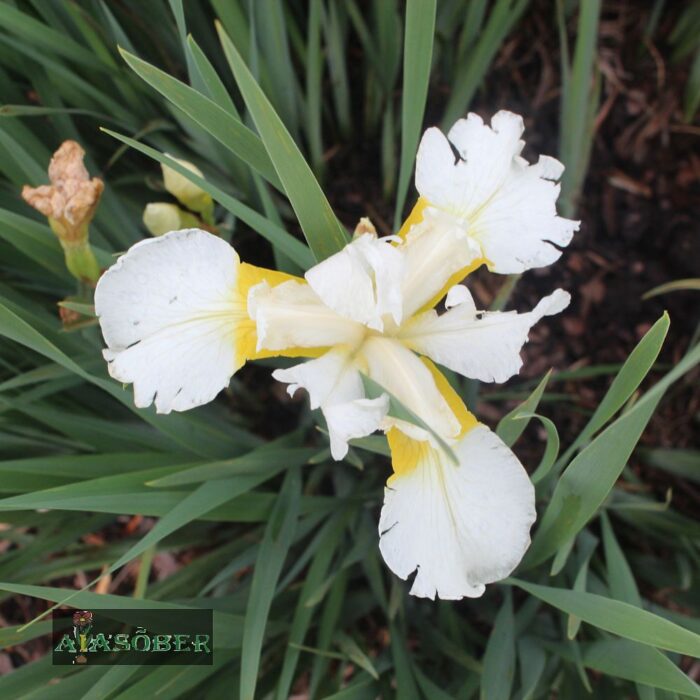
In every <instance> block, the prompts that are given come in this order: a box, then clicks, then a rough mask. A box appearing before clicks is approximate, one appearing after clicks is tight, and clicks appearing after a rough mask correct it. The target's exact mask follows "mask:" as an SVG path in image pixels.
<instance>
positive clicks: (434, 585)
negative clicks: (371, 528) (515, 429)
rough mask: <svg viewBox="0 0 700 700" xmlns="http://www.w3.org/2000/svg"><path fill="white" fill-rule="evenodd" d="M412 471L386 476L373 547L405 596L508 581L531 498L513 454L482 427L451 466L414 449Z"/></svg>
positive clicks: (474, 589)
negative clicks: (407, 591) (406, 585)
mask: <svg viewBox="0 0 700 700" xmlns="http://www.w3.org/2000/svg"><path fill="white" fill-rule="evenodd" d="M421 445H422V447H421V451H420V456H419V458H418V459H417V462H416V465H415V467H414V468H413V469H411V470H409V471H406V472H404V473H400V474H395V475H393V476H392V477H391V478H390V479H389V481H388V483H387V487H386V489H385V493H384V506H383V508H382V513H381V517H380V520H379V536H380V539H379V548H380V550H381V553H382V556H383V557H384V561H385V562H386V564H387V565H388V566H389V568H390V569H391V570H392V571H393V572H394V573H395V574H396V575H397V576H399V577H400V578H403V579H406V578H408V577H409V576H410V575H411V574H413V573H414V572H415V579H414V580H413V586H412V588H411V593H412V594H413V595H415V596H419V597H422V598H431V599H434V598H435V596H436V595H437V597H438V598H443V599H447V600H458V599H460V598H463V597H469V598H474V597H478V596H480V595H482V594H483V592H484V588H485V586H486V584H488V583H492V582H494V581H498V580H500V579H503V578H505V577H506V576H508V575H509V574H510V573H511V572H512V571H513V570H514V569H515V567H516V566H517V565H518V563H519V562H520V560H521V559H522V557H523V555H524V553H525V551H526V550H527V548H528V546H529V544H530V528H531V527H532V524H533V523H534V521H535V517H536V512H535V492H534V489H533V486H532V483H531V482H530V479H529V478H528V475H527V473H526V472H525V470H524V469H523V467H522V465H521V464H520V462H519V461H518V459H517V457H516V456H515V455H514V454H513V452H512V451H511V450H510V449H509V448H508V447H507V446H506V445H505V444H504V443H503V442H502V441H501V440H500V438H499V437H498V436H497V435H496V434H495V433H493V432H491V431H490V430H489V429H488V428H487V427H486V426H483V425H478V426H477V427H475V428H474V429H472V430H470V431H469V432H468V433H467V434H466V435H465V436H464V437H463V438H462V439H461V440H460V441H459V442H458V443H457V444H456V445H454V446H453V449H454V451H455V453H456V455H457V457H458V460H459V464H458V465H454V464H452V462H450V461H449V460H448V459H447V457H446V456H445V455H444V454H443V453H441V452H440V451H439V450H437V449H435V448H433V447H431V446H430V445H429V444H428V443H421Z"/></svg>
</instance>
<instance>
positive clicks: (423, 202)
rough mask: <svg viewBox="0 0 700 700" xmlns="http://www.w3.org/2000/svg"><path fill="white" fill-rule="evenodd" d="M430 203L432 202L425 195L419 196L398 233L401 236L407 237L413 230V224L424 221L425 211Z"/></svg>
mask: <svg viewBox="0 0 700 700" xmlns="http://www.w3.org/2000/svg"><path fill="white" fill-rule="evenodd" d="M429 205H430V202H428V200H427V199H426V198H425V197H418V201H417V202H416V203H415V204H414V205H413V209H411V213H410V214H409V215H408V218H407V219H406V221H404V222H403V224H402V225H401V228H400V229H399V232H398V234H397V235H398V236H399V237H401V238H406V236H407V234H408V232H409V231H410V230H411V226H415V225H416V224H419V223H420V222H421V221H423V212H424V211H425V208H426V207H427V206H429Z"/></svg>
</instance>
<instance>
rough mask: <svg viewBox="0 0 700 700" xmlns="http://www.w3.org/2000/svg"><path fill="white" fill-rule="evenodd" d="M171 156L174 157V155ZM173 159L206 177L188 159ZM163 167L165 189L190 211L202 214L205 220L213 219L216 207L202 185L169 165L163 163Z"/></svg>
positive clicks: (196, 173)
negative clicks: (198, 184)
mask: <svg viewBox="0 0 700 700" xmlns="http://www.w3.org/2000/svg"><path fill="white" fill-rule="evenodd" d="M170 157H171V158H172V156H170ZM173 160H175V161H176V162H177V163H179V164H180V165H182V166H183V167H184V168H187V169H188V170H190V171H191V172H193V173H194V174H195V175H199V177H202V178H203V177H204V175H203V174H202V171H201V170H200V169H199V168H198V167H197V166H196V165H193V164H192V163H188V162H187V161H186V160H180V159H179V158H173ZM161 168H162V170H163V183H164V184H165V189H166V190H167V191H168V192H170V194H171V195H173V197H175V198H176V199H177V200H178V201H179V202H180V203H181V204H183V205H184V206H186V207H187V208H188V209H189V210H190V211H194V212H197V213H198V214H201V215H202V216H203V217H204V218H205V220H209V219H211V216H212V213H213V209H214V202H213V200H212V198H211V197H210V196H209V195H208V194H207V193H206V192H205V191H204V190H203V189H201V187H197V185H195V184H194V183H192V182H190V181H189V180H188V179H187V178H186V177H185V176H184V175H180V173H178V172H176V171H175V170H173V169H172V168H169V167H168V166H167V165H162V166H161ZM209 223H210V221H209Z"/></svg>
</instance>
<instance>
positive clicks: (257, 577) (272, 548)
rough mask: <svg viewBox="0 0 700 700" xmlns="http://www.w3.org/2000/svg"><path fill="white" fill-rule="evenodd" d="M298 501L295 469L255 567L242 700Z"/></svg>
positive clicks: (253, 676)
mask: <svg viewBox="0 0 700 700" xmlns="http://www.w3.org/2000/svg"><path fill="white" fill-rule="evenodd" d="M300 497H301V477H300V474H299V468H298V467H295V468H293V469H292V470H291V471H289V472H288V473H287V476H286V477H285V480H284V484H283V485H282V489H281V491H280V495H279V498H278V499H277V501H276V503H275V507H274V509H273V511H272V514H271V516H270V519H269V521H268V523H267V527H266V528H265V536H264V537H263V541H262V544H261V545H260V551H259V553H258V558H257V560H256V563H255V571H254V573H253V581H252V583H251V588H250V597H249V599H248V605H247V609H246V617H245V623H244V625H243V650H242V653H241V683H240V693H241V698H242V700H253V698H254V697H255V688H256V685H257V677H258V669H259V667H260V654H261V651H262V643H263V636H264V633H265V624H266V622H267V618H268V615H269V614H270V606H271V605H272V599H273V597H274V595H275V588H276V586H277V581H278V579H279V576H280V573H281V571H282V565H283V564H284V560H285V559H286V557H287V552H288V551H289V547H290V545H291V543H292V541H293V539H294V532H295V530H296V524H297V517H298V515H299V500H300Z"/></svg>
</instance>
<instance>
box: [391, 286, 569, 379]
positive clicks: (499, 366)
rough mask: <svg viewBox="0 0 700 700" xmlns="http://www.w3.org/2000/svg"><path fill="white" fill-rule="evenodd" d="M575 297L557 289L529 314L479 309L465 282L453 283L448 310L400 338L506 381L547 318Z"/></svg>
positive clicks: (478, 375)
mask: <svg viewBox="0 0 700 700" xmlns="http://www.w3.org/2000/svg"><path fill="white" fill-rule="evenodd" d="M570 299H571V297H570V295H569V294H568V292H565V291H563V290H561V289H557V290H556V291H555V292H553V293H552V294H550V295H549V296H547V297H544V299H542V300H541V301H540V302H539V303H538V304H537V306H536V307H535V308H534V309H533V310H532V311H530V312H529V313H524V314H519V313H516V312H515V311H507V312H500V311H492V312H489V311H487V312H482V313H479V312H478V311H477V309H476V306H475V305H474V301H473V300H472V298H471V295H470V294H469V291H468V290H467V288H466V287H464V286H463V285H457V286H456V287H453V288H452V289H451V290H450V292H449V294H448V296H447V302H446V306H450V307H451V308H449V310H448V311H446V312H445V313H444V314H442V315H440V316H438V314H437V313H436V312H435V311H433V310H431V311H426V312H425V313H423V314H420V315H418V316H416V317H415V318H414V319H412V320H411V322H410V323H408V324H406V325H405V326H404V327H402V329H401V332H400V337H401V339H402V340H403V341H404V342H405V343H406V344H407V345H408V347H410V348H412V349H413V350H415V351H416V352H419V353H421V354H422V355H427V356H428V357H429V358H430V359H431V360H433V361H434V362H437V363H438V364H441V365H444V366H445V367H447V368H449V369H451V370H452V371H454V372H459V374H461V375H463V376H465V377H469V378H471V379H478V380H480V381H482V382H494V381H495V382H505V381H507V380H508V379H509V378H510V377H512V376H513V375H515V374H517V373H518V372H519V371H520V368H521V367H522V364H523V362H522V359H521V357H520V350H521V349H522V347H523V345H524V344H525V343H526V342H527V339H528V334H529V332H530V329H531V328H532V326H534V325H535V324H536V323H537V322H538V321H539V320H540V319H541V318H542V317H544V316H552V315H553V314H557V313H559V312H560V311H563V310H564V309H565V308H566V307H567V306H568V305H569V301H570Z"/></svg>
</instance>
